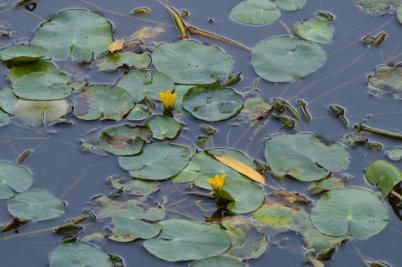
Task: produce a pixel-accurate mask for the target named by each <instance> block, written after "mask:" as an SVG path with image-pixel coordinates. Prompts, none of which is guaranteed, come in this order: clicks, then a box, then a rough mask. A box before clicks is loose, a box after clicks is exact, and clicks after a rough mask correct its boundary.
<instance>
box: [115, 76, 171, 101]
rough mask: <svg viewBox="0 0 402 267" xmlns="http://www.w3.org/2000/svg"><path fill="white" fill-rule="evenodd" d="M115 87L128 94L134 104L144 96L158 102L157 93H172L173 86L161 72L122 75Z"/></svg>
mask: <svg viewBox="0 0 402 267" xmlns="http://www.w3.org/2000/svg"><path fill="white" fill-rule="evenodd" d="M116 86H118V87H121V88H123V89H125V90H126V91H127V92H129V94H130V95H131V96H132V98H133V99H134V102H140V101H142V100H143V99H144V97H145V96H147V97H150V98H152V99H154V100H159V92H161V91H173V89H174V86H175V85H174V83H173V81H172V80H171V79H170V78H169V77H168V76H166V75H165V74H163V73H161V72H157V71H132V72H129V73H128V74H126V75H124V76H123V77H122V78H121V79H120V80H119V81H118V82H117V84H116Z"/></svg>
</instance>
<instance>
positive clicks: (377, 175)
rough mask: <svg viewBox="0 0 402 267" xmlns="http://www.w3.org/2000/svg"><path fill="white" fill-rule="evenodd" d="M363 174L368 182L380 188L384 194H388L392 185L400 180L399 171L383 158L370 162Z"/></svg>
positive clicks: (401, 177)
mask: <svg viewBox="0 0 402 267" xmlns="http://www.w3.org/2000/svg"><path fill="white" fill-rule="evenodd" d="M365 175H366V178H367V180H368V182H369V183H370V184H371V185H373V186H377V187H378V188H379V189H381V191H382V192H383V193H384V195H385V196H388V195H389V193H391V191H392V190H393V188H394V186H395V185H397V184H399V183H400V182H401V181H402V175H401V171H400V170H399V169H398V168H397V167H395V166H394V165H392V164H391V163H388V162H387V161H385V160H377V161H374V162H373V163H371V164H370V165H369V166H368V168H367V170H366V172H365Z"/></svg>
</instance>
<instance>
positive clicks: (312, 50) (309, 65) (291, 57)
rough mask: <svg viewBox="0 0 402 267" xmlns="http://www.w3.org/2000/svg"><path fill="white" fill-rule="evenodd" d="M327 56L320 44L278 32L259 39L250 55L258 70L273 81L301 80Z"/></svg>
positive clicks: (314, 69) (318, 67) (322, 63)
mask: <svg viewBox="0 0 402 267" xmlns="http://www.w3.org/2000/svg"><path fill="white" fill-rule="evenodd" d="M326 60H327V55H326V52H325V51H324V49H323V48H322V47H321V46H319V45H318V44H315V43H313V42H309V41H303V40H299V39H296V38H294V37H290V36H275V37H270V38H268V39H266V40H264V41H262V42H260V43H259V44H257V46H256V47H254V48H253V51H252V56H251V64H252V65H253V67H254V70H255V72H257V74H258V75H259V76H260V77H262V78H264V79H265V80H268V81H270V82H291V81H295V80H298V79H300V78H303V77H305V76H307V75H309V74H311V73H313V72H316V71H317V70H318V69H320V68H321V67H322V66H323V65H324V63H325V61H326Z"/></svg>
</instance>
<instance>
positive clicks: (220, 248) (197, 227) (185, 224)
mask: <svg viewBox="0 0 402 267" xmlns="http://www.w3.org/2000/svg"><path fill="white" fill-rule="evenodd" d="M160 224H161V225H162V232H161V234H160V235H159V236H158V237H157V238H155V239H150V240H146V241H145V242H144V244H143V245H144V247H145V249H146V250H148V252H150V253H151V254H153V255H155V256H156V257H158V258H161V259H163V260H166V261H170V262H176V261H188V260H199V259H203V258H207V257H212V256H217V255H220V254H222V253H223V252H225V251H226V250H227V249H228V248H229V247H230V239H229V237H228V235H227V234H226V233H225V231H223V230H221V229H219V228H218V227H217V226H215V225H207V224H201V223H198V222H193V221H186V220H166V221H162V222H160Z"/></svg>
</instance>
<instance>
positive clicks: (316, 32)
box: [295, 12, 334, 44]
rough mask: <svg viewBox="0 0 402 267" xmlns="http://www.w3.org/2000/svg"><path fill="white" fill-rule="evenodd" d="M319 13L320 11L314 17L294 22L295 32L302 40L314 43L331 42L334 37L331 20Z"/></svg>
mask: <svg viewBox="0 0 402 267" xmlns="http://www.w3.org/2000/svg"><path fill="white" fill-rule="evenodd" d="M321 14H322V12H321V13H320V14H319V15H318V16H316V17H315V18H314V19H310V20H306V21H302V22H298V23H296V25H295V33H296V34H297V35H298V36H299V37H300V38H302V39H304V40H308V41H313V42H316V43H322V44H329V43H330V42H332V39H333V38H334V33H333V31H334V29H333V27H332V21H330V20H328V19H327V17H326V16H322V15H321ZM330 16H331V15H330Z"/></svg>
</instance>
